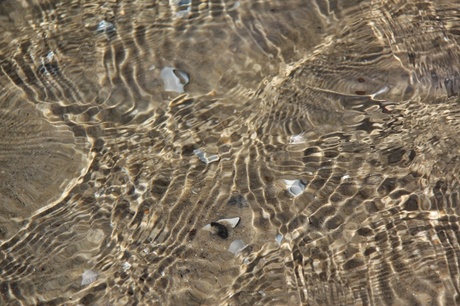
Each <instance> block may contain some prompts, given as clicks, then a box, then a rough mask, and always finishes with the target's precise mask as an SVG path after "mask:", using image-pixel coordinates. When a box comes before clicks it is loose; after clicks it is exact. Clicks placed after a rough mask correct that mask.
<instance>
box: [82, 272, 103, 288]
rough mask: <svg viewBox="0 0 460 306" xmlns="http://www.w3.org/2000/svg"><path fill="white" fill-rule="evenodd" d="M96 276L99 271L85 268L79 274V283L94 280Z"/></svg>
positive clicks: (87, 283) (85, 283) (83, 284)
mask: <svg viewBox="0 0 460 306" xmlns="http://www.w3.org/2000/svg"><path fill="white" fill-rule="evenodd" d="M98 276H99V273H97V272H96V271H94V270H85V271H84V272H83V274H82V276H81V285H82V286H85V285H89V284H91V283H93V282H95V281H96V279H97V278H98Z"/></svg>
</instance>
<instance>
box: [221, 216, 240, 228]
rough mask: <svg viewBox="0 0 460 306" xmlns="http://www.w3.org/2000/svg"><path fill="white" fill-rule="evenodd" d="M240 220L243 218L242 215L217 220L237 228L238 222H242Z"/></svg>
mask: <svg viewBox="0 0 460 306" xmlns="http://www.w3.org/2000/svg"><path fill="white" fill-rule="evenodd" d="M240 220H241V218H240V217H235V218H226V219H220V220H217V222H219V223H221V224H225V225H228V226H230V227H231V228H235V227H236V226H237V225H238V223H240Z"/></svg>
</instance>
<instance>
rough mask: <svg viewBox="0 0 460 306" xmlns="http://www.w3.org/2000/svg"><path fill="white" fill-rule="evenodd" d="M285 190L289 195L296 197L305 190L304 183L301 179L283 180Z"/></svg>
mask: <svg viewBox="0 0 460 306" xmlns="http://www.w3.org/2000/svg"><path fill="white" fill-rule="evenodd" d="M284 183H285V184H286V187H287V190H288V191H289V193H290V194H291V195H293V196H294V197H297V196H299V195H301V194H302V193H303V192H304V191H305V187H306V183H304V182H303V181H301V180H284Z"/></svg>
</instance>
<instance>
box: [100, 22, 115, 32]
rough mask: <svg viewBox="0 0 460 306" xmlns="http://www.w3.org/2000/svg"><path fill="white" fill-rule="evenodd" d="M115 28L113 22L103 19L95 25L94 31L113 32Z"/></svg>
mask: <svg viewBox="0 0 460 306" xmlns="http://www.w3.org/2000/svg"><path fill="white" fill-rule="evenodd" d="M115 30H116V28H115V25H114V24H113V23H111V22H108V21H105V20H102V21H101V22H99V24H98V25H97V29H96V33H105V34H109V33H112V32H115Z"/></svg>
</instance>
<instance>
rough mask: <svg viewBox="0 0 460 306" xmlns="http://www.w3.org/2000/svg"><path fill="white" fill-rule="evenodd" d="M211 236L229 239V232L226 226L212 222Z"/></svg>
mask: <svg viewBox="0 0 460 306" xmlns="http://www.w3.org/2000/svg"><path fill="white" fill-rule="evenodd" d="M211 234H213V235H217V236H219V237H220V238H223V239H227V238H228V230H227V228H226V227H225V225H222V224H220V223H217V222H211Z"/></svg>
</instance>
